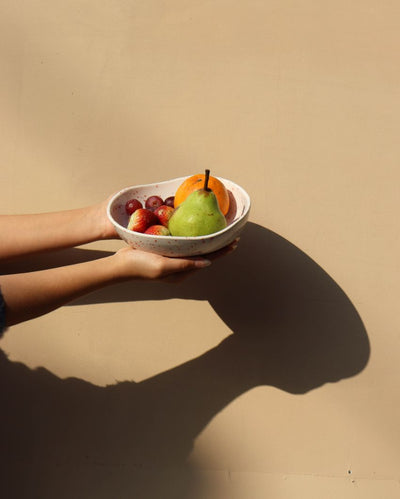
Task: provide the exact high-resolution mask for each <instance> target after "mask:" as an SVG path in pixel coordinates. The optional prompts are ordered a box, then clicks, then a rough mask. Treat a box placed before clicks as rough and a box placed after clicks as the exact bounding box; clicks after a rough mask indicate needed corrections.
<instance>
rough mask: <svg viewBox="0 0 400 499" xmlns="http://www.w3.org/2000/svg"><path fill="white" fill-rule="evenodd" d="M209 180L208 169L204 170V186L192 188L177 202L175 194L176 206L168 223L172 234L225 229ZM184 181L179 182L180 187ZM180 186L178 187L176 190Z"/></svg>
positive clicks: (222, 215)
mask: <svg viewBox="0 0 400 499" xmlns="http://www.w3.org/2000/svg"><path fill="white" fill-rule="evenodd" d="M209 180H210V170H206V173H205V178H204V186H203V187H201V188H197V189H195V190H192V191H191V192H190V193H189V194H188V195H187V196H186V197H185V198H184V199H183V201H181V202H180V203H179V204H177V195H176V194H175V205H177V207H176V208H175V211H174V213H173V214H172V216H171V218H170V220H169V225H168V228H169V231H170V233H171V235H172V236H183V237H198V236H207V235H208V234H213V233H215V232H218V231H220V230H222V229H225V227H226V219H225V216H224V214H223V213H222V211H221V209H220V202H219V201H218V198H217V196H216V195H215V194H214V192H213V191H212V189H211V188H210V187H209ZM217 181H218V182H220V181H219V180H217ZM185 182H186V181H185ZM185 182H183V184H181V187H182V185H184V184H185ZM222 185H223V184H222ZM181 187H179V188H178V191H177V192H179V190H180V188H181ZM224 189H225V187H224ZM225 190H226V189H225ZM226 195H227V196H228V191H226ZM228 203H229V198H228ZM227 211H228V210H226V212H227Z"/></svg>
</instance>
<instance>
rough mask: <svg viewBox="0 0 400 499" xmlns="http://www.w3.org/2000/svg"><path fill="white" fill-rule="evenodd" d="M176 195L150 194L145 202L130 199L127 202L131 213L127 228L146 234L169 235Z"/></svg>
mask: <svg viewBox="0 0 400 499" xmlns="http://www.w3.org/2000/svg"><path fill="white" fill-rule="evenodd" d="M174 199H175V198H174V196H169V197H167V198H166V199H162V198H161V197H160V196H150V197H148V198H147V199H146V201H145V203H144V207H143V204H142V203H141V202H140V201H139V200H138V199H130V200H129V201H127V202H126V204H125V211H126V213H127V214H128V215H129V222H128V226H127V229H129V230H133V231H135V232H141V233H144V234H152V235H157V236H169V235H170V233H169V230H168V223H169V219H170V218H171V216H172V214H173V212H174Z"/></svg>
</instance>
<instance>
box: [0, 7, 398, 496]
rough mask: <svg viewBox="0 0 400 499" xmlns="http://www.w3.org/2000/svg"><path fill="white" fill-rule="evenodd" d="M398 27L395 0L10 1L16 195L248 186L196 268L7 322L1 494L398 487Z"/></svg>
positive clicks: (9, 181)
mask: <svg viewBox="0 0 400 499" xmlns="http://www.w3.org/2000/svg"><path fill="white" fill-rule="evenodd" d="M399 19H400V6H399V3H398V2H396V1H385V2H378V1H377V0H367V1H354V2H348V1H346V2H345V1H343V0H338V1H336V2H326V1H322V2H316V1H311V0H305V1H302V2H298V1H294V0H293V1H288V0H283V1H275V0H271V1H261V0H258V1H256V0H249V1H246V2H238V1H228V0H215V1H209V0H204V1H200V0H198V1H195V0H191V1H182V0H181V1H179V0H171V1H161V0H146V1H144V0H142V1H136V0H135V1H126V0H124V1H123V0H110V1H105V0H101V1H95V0H75V1H70V2H64V1H61V0H56V1H53V0H52V1H50V0H47V1H45V0H41V1H24V2H23V1H11V0H3V1H1V2H0V67H1V71H0V73H1V76H0V110H1V112H0V136H1V146H0V181H1V192H2V194H1V200H0V209H1V212H3V213H23V212H39V211H51V210H57V209H64V208H69V207H75V206H82V205H85V204H88V203H92V202H95V201H98V200H101V199H103V198H105V197H106V196H108V195H109V194H111V193H112V192H114V191H116V190H118V189H120V188H122V187H125V186H128V185H132V184H140V183H148V182H154V181H158V180H167V179H169V178H174V177H176V176H181V175H189V174H192V173H197V172H199V171H202V170H203V169H204V168H205V167H209V168H211V170H212V172H213V173H214V174H216V175H218V176H221V177H226V178H231V179H232V180H234V181H235V182H237V183H239V184H241V185H242V186H243V187H245V189H246V190H247V191H248V192H249V194H250V195H251V197H252V202H253V205H252V212H251V217H250V222H249V224H248V227H247V228H246V230H245V231H244V233H243V236H242V240H241V244H240V245H239V248H238V250H237V251H236V252H235V253H234V254H233V255H231V256H229V257H226V259H224V260H223V261H218V262H215V263H214V265H213V266H212V267H210V268H209V269H207V270H205V271H203V272H202V273H201V274H198V275H196V276H194V277H192V278H190V279H188V280H186V281H185V282H184V283H182V284H180V285H175V286H171V285H161V284H154V283H153V284H144V283H141V284H131V285H129V286H128V285H123V286H117V287H114V288H110V289H108V290H105V291H102V292H99V293H96V294H93V295H91V296H89V297H88V298H86V299H84V300H80V301H78V302H76V303H74V304H72V305H71V306H67V307H64V308H62V309H60V310H58V311H56V312H54V313H52V314H50V315H48V316H45V317H42V318H39V319H36V320H34V321H31V322H29V323H25V324H21V325H19V326H16V327H14V328H12V329H11V330H10V331H9V332H8V333H7V334H6V336H5V337H4V338H3V339H2V340H1V342H0V347H1V349H2V350H3V351H4V352H5V353H6V354H7V355H8V360H7V359H6V358H2V360H1V362H0V364H1V372H2V383H4V387H3V394H4V393H7V395H4V396H3V400H4V404H3V407H2V408H0V414H1V416H0V417H1V418H2V419H3V421H2V425H3V426H4V425H7V428H9V438H8V443H10V445H11V447H10V448H7V449H4V448H3V449H2V450H1V459H2V465H1V469H2V472H7V474H8V478H7V480H5V481H2V487H3V488H4V487H5V488H6V491H7V494H8V495H6V496H5V497H14V495H13V494H15V497H18V498H20V497H29V498H31V497H38V498H46V499H47V498H52V499H53V498H57V499H59V498H74V499H75V498H81V497H82V498H84V499H86V498H96V499H102V498H104V499H109V498H113V499H114V498H117V497H118V498H123V499H125V498H131V497H135V498H138V499H139V498H140V499H141V498H143V499H147V498H149V499H150V498H157V499H158V498H163V499H164V498H165V499H167V498H178V499H191V498H196V499H197V498H198V499H227V498H229V499H259V498H263V499H264V498H268V499H294V498H296V499H298V498H304V499H313V498H318V499H321V498H324V499H325V498H335V499H336V498H340V499H347V498H357V499H376V498H378V497H379V498H381V497H382V498H385V499H395V498H398V497H399V496H400V474H399V470H400V451H399V449H400V435H399V433H400V430H399V420H400V398H399V390H398V386H399V374H400V373H399V364H400V336H399V318H398V317H399V314H398V299H399V258H398V255H399V249H400V248H399V245H400V239H399V225H398V213H399V181H400V175H399V159H400V158H399V153H400V145H399V143H400V142H399V126H400V125H399V115H400V94H399V88H400V85H399V84H400V69H399V46H400V35H399ZM121 245H122V243H121V242H119V241H114V242H107V243H105V242H103V243H97V244H92V245H88V246H85V247H83V248H81V249H80V251H79V252H78V251H77V252H76V253H74V254H71V253H66V254H65V255H63V256H65V257H66V258H69V259H70V258H72V257H77V258H81V257H82V258H86V256H92V255H93V254H94V253H90V252H91V251H95V250H100V251H113V250H115V249H117V248H119V247H121ZM39 263H40V262H39ZM54 263H55V264H56V263H59V258H58V259H57V258H56V259H55V260H54ZM38 368H40V369H38ZM5 390H8V391H6V392H5ZM21 490H25V492H17V491H21Z"/></svg>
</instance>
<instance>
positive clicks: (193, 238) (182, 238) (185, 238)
mask: <svg viewBox="0 0 400 499" xmlns="http://www.w3.org/2000/svg"><path fill="white" fill-rule="evenodd" d="M189 177H190V175H187V176H184V177H176V178H173V179H170V180H163V181H161V182H151V183H149V184H139V185H131V186H129V187H124V188H123V189H121V190H120V191H118V192H116V193H115V194H114V195H113V196H112V197H111V199H110V200H109V202H108V204H107V216H108V219H109V220H110V222H111V223H112V224H113V225H116V226H118V228H119V229H120V230H122V231H123V232H124V233H126V234H127V235H129V236H131V237H132V235H133V236H138V237H139V236H140V237H144V238H147V239H149V240H152V239H158V238H160V237H162V238H163V239H165V240H168V239H169V240H175V241H199V240H200V239H201V240H204V239H213V238H214V237H216V236H217V235H219V234H223V233H224V232H228V231H229V230H231V229H232V227H234V226H235V225H237V224H238V223H239V222H241V221H242V220H243V219H244V218H245V217H246V216H247V215H248V213H249V211H250V207H251V200H250V196H249V194H248V193H247V192H246V190H245V189H243V187H241V186H240V185H239V184H236V183H235V182H233V181H232V180H229V179H225V178H223V177H216V178H217V179H218V180H220V181H221V182H229V183H230V184H231V185H234V186H235V187H236V188H237V189H239V190H240V191H241V192H242V194H243V196H244V198H245V200H246V205H245V210H244V211H243V213H242V215H241V216H240V217H239V218H238V219H236V220H234V221H233V222H232V223H230V224H229V225H227V226H226V227H225V228H223V229H221V230H219V231H218V232H213V233H211V234H207V235H204V236H160V235H154V234H145V233H144V232H135V231H132V230H128V229H127V228H126V227H124V226H123V225H121V224H119V223H118V222H117V221H116V220H115V219H114V218H113V217H112V215H111V206H112V205H113V203H114V201H115V200H116V199H117V198H118V197H120V196H122V195H123V194H125V193H126V192H128V191H130V190H132V189H140V188H143V187H148V186H150V185H155V184H157V185H163V184H169V183H172V182H177V181H179V180H181V181H182V182H183V181H184V180H185V179H187V178H189Z"/></svg>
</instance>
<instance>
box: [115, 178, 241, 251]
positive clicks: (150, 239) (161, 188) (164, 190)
mask: <svg viewBox="0 0 400 499" xmlns="http://www.w3.org/2000/svg"><path fill="white" fill-rule="evenodd" d="M185 178H187V177H180V178H176V179H173V180H167V181H165V182H158V183H155V184H146V185H136V186H132V187H127V188H125V189H122V190H121V191H119V192H118V193H116V194H115V195H114V196H113V197H112V198H111V200H110V202H109V204H108V207H107V215H108V218H109V219H110V221H111V222H112V224H113V225H114V227H115V229H116V231H117V233H118V235H119V236H120V237H121V239H123V240H124V241H125V242H126V243H128V244H129V245H130V246H132V247H133V248H135V249H141V250H144V251H148V252H150V253H157V254H159V255H164V256H171V257H179V256H194V255H205V254H207V253H212V252H213V251H217V250H219V249H221V248H223V247H224V246H227V245H228V244H230V243H231V242H232V241H233V240H234V239H236V237H237V236H238V235H239V233H240V232H241V230H242V229H243V227H244V225H245V224H246V222H247V219H248V217H249V211H250V197H249V195H248V194H247V192H246V191H245V190H244V189H243V188H242V187H240V186H239V185H237V184H235V183H234V182H231V181H230V180H226V179H223V178H220V177H218V178H219V180H221V181H222V182H223V183H224V185H225V187H226V188H227V190H228V192H229V196H230V207H229V211H228V213H227V215H226V219H227V227H225V229H223V230H220V231H219V232H215V233H213V234H209V235H207V236H198V237H172V236H153V235H149V234H142V233H140V232H133V231H131V230H128V229H127V228H126V226H127V225H128V221H129V215H127V213H126V212H125V203H126V202H127V201H129V200H130V199H133V198H136V199H138V200H139V201H141V202H142V204H143V206H144V203H145V200H146V199H147V198H148V197H149V196H154V195H157V196H160V197H161V198H162V199H165V198H167V197H169V196H173V195H174V194H175V192H176V190H177V188H178V187H179V186H180V185H181V183H182V182H183V181H184V180H185Z"/></svg>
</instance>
